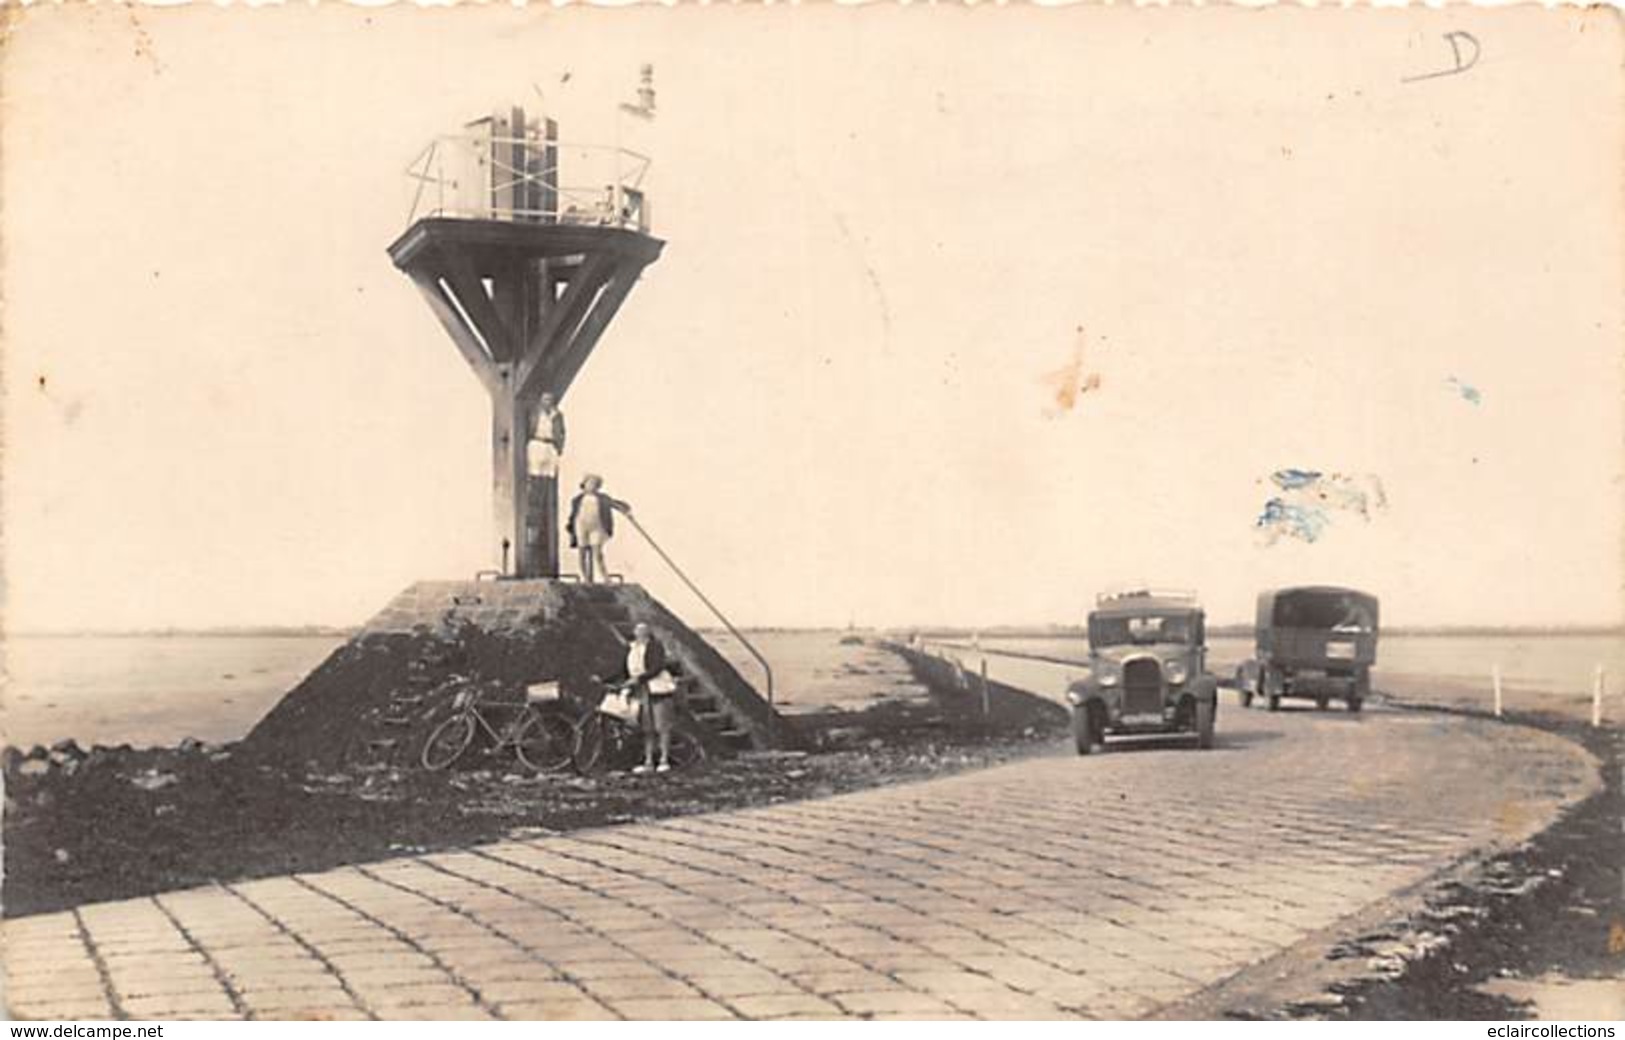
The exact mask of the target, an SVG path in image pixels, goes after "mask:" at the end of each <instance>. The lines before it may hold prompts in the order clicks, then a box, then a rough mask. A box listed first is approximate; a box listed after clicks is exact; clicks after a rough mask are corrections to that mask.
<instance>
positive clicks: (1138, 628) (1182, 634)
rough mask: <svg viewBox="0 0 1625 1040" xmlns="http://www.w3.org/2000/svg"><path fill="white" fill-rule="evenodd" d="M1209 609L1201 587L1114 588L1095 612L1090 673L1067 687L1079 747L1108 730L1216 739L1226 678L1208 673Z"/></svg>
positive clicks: (1100, 744)
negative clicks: (1200, 597)
mask: <svg viewBox="0 0 1625 1040" xmlns="http://www.w3.org/2000/svg"><path fill="white" fill-rule="evenodd" d="M1202 620H1203V619H1202V608H1201V607H1200V606H1198V605H1197V602H1196V596H1195V595H1194V594H1193V593H1170V592H1161V591H1155V590H1150V589H1138V590H1133V591H1129V592H1119V593H1108V594H1103V595H1101V596H1100V597H1099V598H1098V599H1097V600H1096V601H1095V609H1094V610H1093V611H1091V612H1090V614H1089V676H1088V677H1087V678H1085V679H1083V680H1082V681H1079V682H1075V683H1073V684H1072V685H1071V686H1070V687H1069V688H1068V689H1067V691H1066V697H1067V700H1068V701H1069V702H1070V703H1071V705H1072V736H1073V739H1074V741H1075V742H1076V744H1077V748H1078V754H1080V755H1087V754H1090V753H1091V752H1094V751H1098V750H1100V749H1102V748H1104V747H1105V743H1106V735H1107V734H1108V733H1110V734H1146V733H1189V734H1191V735H1193V736H1194V737H1195V738H1196V746H1197V747H1201V748H1210V747H1212V746H1213V724H1214V713H1215V712H1216V711H1217V709H1218V699H1217V695H1218V683H1217V680H1215V679H1214V677H1213V676H1211V675H1209V674H1207V667H1206V665H1207V646H1206V642H1205V638H1204V633H1203V626H1202Z"/></svg>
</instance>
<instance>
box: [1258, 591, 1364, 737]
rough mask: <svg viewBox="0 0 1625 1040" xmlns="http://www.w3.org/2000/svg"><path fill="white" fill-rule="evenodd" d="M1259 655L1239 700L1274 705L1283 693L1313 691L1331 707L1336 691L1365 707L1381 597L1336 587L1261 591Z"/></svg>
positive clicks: (1356, 707)
mask: <svg viewBox="0 0 1625 1040" xmlns="http://www.w3.org/2000/svg"><path fill="white" fill-rule="evenodd" d="M1255 634H1256V639H1257V651H1256V653H1257V656H1256V658H1255V659H1254V661H1252V662H1249V665H1248V666H1244V670H1245V671H1248V672H1251V673H1252V674H1251V678H1250V681H1249V680H1248V679H1246V678H1244V679H1243V681H1242V682H1241V683H1240V684H1238V685H1239V688H1240V691H1241V703H1242V705H1243V706H1246V705H1249V704H1251V703H1252V701H1253V697H1254V696H1255V695H1256V696H1259V697H1262V698H1264V702H1265V703H1266V704H1267V705H1268V706H1269V709H1270V710H1271V711H1274V710H1275V709H1276V708H1279V707H1280V706H1281V698H1282V697H1312V698H1314V701H1315V704H1316V705H1317V706H1318V707H1321V708H1325V707H1326V706H1327V705H1328V704H1329V703H1331V700H1332V698H1333V697H1338V698H1341V699H1342V700H1343V702H1344V703H1345V704H1347V705H1348V709H1349V711H1359V710H1360V707H1361V705H1362V704H1364V703H1365V700H1366V698H1367V697H1369V696H1370V694H1371V666H1372V664H1374V663H1375V662H1376V660H1377V598H1376V597H1375V596H1372V595H1370V594H1368V593H1364V592H1360V591H1358V590H1356V589H1344V588H1338V587H1336V586H1332V585H1312V586H1303V587H1299V588H1289V589H1274V590H1271V591H1268V592H1262V593H1259V596H1258V624H1257V630H1256V633H1255Z"/></svg>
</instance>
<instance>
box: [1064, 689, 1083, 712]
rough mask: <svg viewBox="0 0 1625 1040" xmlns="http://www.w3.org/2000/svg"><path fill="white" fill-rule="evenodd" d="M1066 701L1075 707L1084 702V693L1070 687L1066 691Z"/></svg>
mask: <svg viewBox="0 0 1625 1040" xmlns="http://www.w3.org/2000/svg"><path fill="white" fill-rule="evenodd" d="M1066 702H1067V703H1068V704H1070V705H1072V706H1073V707H1074V708H1075V707H1077V706H1078V705H1080V704H1082V703H1083V694H1081V693H1079V692H1078V691H1077V690H1074V689H1069V690H1067V691H1066Z"/></svg>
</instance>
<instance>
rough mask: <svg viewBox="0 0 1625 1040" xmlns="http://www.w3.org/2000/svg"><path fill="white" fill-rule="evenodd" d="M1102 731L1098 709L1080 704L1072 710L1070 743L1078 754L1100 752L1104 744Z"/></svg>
mask: <svg viewBox="0 0 1625 1040" xmlns="http://www.w3.org/2000/svg"><path fill="white" fill-rule="evenodd" d="M1103 730H1104V727H1103V726H1101V724H1100V712H1099V710H1098V709H1096V708H1094V707H1093V706H1091V705H1088V704H1080V705H1078V706H1077V707H1076V708H1073V709H1072V743H1073V744H1074V745H1075V746H1076V747H1077V749H1078V754H1080V755H1088V754H1093V753H1094V752H1096V751H1099V750H1101V748H1103V747H1104V746H1105V743H1106V735H1105V733H1104V732H1103Z"/></svg>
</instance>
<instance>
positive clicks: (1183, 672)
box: [1168, 661, 1190, 683]
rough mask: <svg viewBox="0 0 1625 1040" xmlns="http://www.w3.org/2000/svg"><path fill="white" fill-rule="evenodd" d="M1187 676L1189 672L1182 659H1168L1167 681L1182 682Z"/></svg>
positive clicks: (1188, 676)
mask: <svg viewBox="0 0 1625 1040" xmlns="http://www.w3.org/2000/svg"><path fill="white" fill-rule="evenodd" d="M1188 678H1190V672H1189V671H1188V670H1187V669H1186V667H1185V662H1184V661H1169V662H1168V681H1169V682H1171V683H1182V682H1184V681H1185V680H1186V679H1188Z"/></svg>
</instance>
